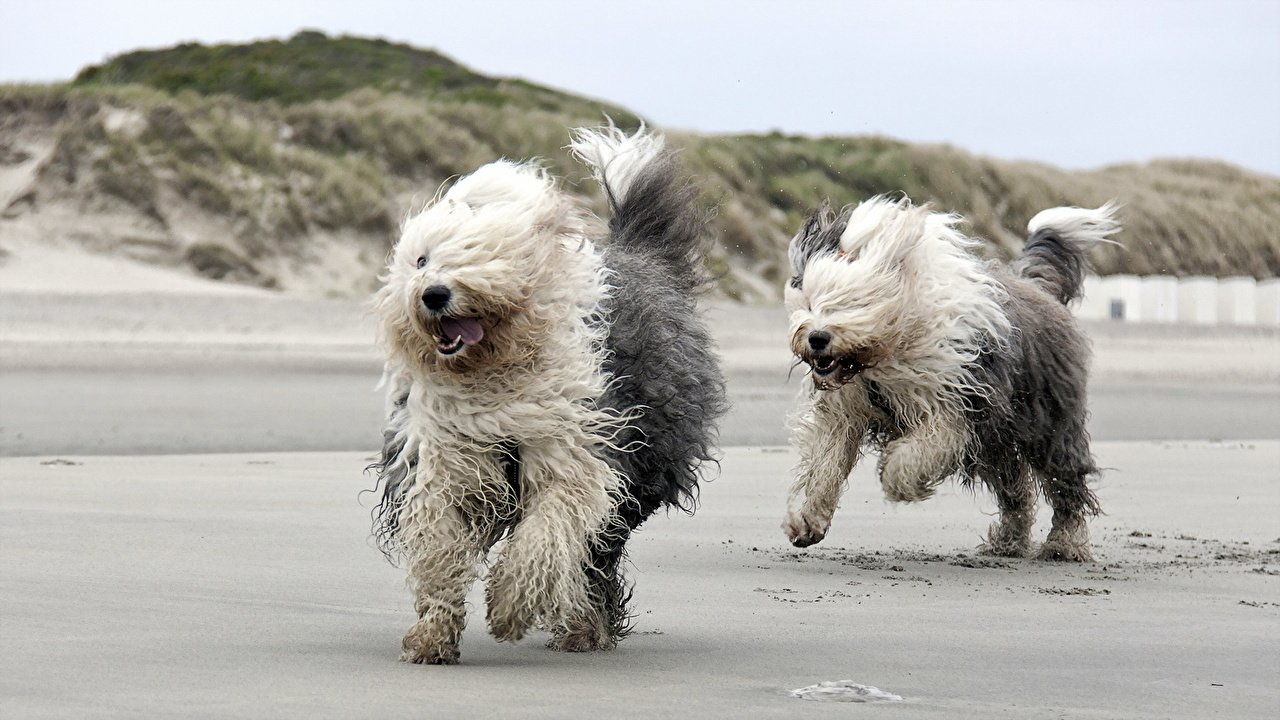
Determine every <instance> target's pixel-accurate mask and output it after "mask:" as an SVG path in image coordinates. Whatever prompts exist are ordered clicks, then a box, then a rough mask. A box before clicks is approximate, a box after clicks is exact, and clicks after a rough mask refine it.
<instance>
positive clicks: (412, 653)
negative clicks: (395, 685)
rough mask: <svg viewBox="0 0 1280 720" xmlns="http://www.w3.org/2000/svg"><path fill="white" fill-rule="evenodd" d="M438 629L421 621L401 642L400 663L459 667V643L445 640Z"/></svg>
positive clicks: (410, 629)
mask: <svg viewBox="0 0 1280 720" xmlns="http://www.w3.org/2000/svg"><path fill="white" fill-rule="evenodd" d="M441 635H442V634H441V633H440V632H438V631H437V629H436V628H434V627H431V626H429V625H423V622H422V621H419V622H418V623H417V624H415V625H414V626H413V627H412V628H409V632H407V633H405V636H404V640H403V641H401V643H400V647H401V653H400V661H401V662H407V663H413V664H415V665H457V664H458V659H459V657H460V653H459V652H458V643H457V642H455V641H452V640H451V639H448V638H444V637H442V636H441Z"/></svg>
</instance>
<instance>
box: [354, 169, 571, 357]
mask: <svg viewBox="0 0 1280 720" xmlns="http://www.w3.org/2000/svg"><path fill="white" fill-rule="evenodd" d="M591 252H593V250H592V249H591V246H590V244H589V243H588V242H587V241H586V239H585V228H584V222H583V219H582V216H581V215H580V214H579V212H578V211H577V210H576V208H575V206H574V205H573V203H572V202H571V201H570V199H569V198H568V197H567V196H566V195H564V194H563V193H562V192H560V191H559V190H558V189H557V188H556V187H555V185H554V183H553V182H552V181H551V179H550V178H548V177H547V175H546V173H545V172H544V171H543V170H542V169H541V168H539V167H537V166H535V165H530V164H518V163H513V162H508V161H505V160H503V161H498V162H494V163H490V164H488V165H485V166H483V167H481V168H480V169H478V170H476V171H475V172H473V173H471V174H470V175H467V176H466V177H463V178H462V179H461V180H459V181H458V182H457V183H455V184H454V185H453V187H451V188H450V189H449V191H448V192H447V193H445V194H444V195H443V196H442V197H439V198H437V199H436V200H435V201H433V202H432V203H431V204H430V205H428V206H427V207H426V208H425V209H424V210H423V211H422V212H420V213H418V214H417V215H415V216H413V217H411V218H410V219H409V220H408V221H407V222H406V223H405V225H404V229H403V232H402V233H401V236H400V240H399V241H398V242H397V244H396V247H395V249H394V250H393V251H392V255H391V259H390V261H389V264H388V268H387V270H386V272H385V274H384V276H383V278H382V279H383V280H384V283H385V284H384V286H383V287H382V289H381V290H380V291H379V292H378V294H377V297H376V299H375V302H376V310H377V312H378V314H379V316H380V319H381V321H382V325H383V333H384V335H385V338H386V342H387V343H388V345H389V346H390V349H391V350H392V351H393V352H397V353H399V354H400V355H401V356H402V358H403V359H404V360H405V361H406V362H409V363H413V364H417V365H419V366H422V367H425V368H430V369H440V370H444V371H447V372H453V373H467V372H474V371H477V370H484V369H494V368H498V367H503V366H508V365H511V364H514V363H518V362H520V361H522V360H527V359H529V358H531V357H533V356H534V355H536V354H537V350H538V348H539V347H540V346H541V344H542V343H543V342H544V341H545V339H546V337H547V335H548V334H549V333H552V332H554V331H555V327H556V325H557V323H558V322H559V321H560V320H562V319H563V318H564V317H566V316H568V315H569V314H570V313H573V312H580V308H579V306H580V304H581V302H582V299H581V298H580V297H575V296H574V293H575V291H577V290H578V289H579V288H580V286H581V284H582V281H583V278H582V274H583V263H582V262H580V260H581V256H582V254H583V253H588V254H589V253H591ZM589 270H590V269H588V271H589ZM588 280H591V281H594V280H595V278H594V277H593V278H588Z"/></svg>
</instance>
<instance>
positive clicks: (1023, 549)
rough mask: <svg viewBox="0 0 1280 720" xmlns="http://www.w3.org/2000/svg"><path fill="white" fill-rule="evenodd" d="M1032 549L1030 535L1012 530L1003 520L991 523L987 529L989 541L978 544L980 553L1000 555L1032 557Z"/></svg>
mask: <svg viewBox="0 0 1280 720" xmlns="http://www.w3.org/2000/svg"><path fill="white" fill-rule="evenodd" d="M1031 549H1032V547H1031V538H1030V537H1029V536H1027V535H1025V534H1023V535H1019V534H1017V533H1015V532H1013V531H1011V530H1010V529H1009V528H1008V527H1007V526H1006V525H1005V524H1004V523H1002V522H993V523H991V527H990V529H988V530H987V541H986V542H984V543H982V544H981V545H979V546H978V552H979V553H980V554H982V555H995V556H998V557H1019V558H1024V557H1030V556H1031Z"/></svg>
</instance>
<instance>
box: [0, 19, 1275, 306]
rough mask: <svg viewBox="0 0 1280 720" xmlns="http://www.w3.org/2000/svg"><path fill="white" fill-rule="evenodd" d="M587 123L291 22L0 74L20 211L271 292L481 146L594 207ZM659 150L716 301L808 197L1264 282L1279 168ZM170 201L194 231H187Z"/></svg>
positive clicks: (3, 135)
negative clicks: (76, 223) (694, 219)
mask: <svg viewBox="0 0 1280 720" xmlns="http://www.w3.org/2000/svg"><path fill="white" fill-rule="evenodd" d="M606 115H608V116H610V117H612V118H614V120H615V121H617V122H619V124H620V125H622V126H623V127H625V128H634V127H636V126H637V125H638V124H639V122H640V119H639V118H638V117H637V116H636V115H634V114H632V113H630V112H627V111H625V110H623V109H621V108H617V107H615V106H611V105H608V104H606V103H602V102H598V101H594V100H591V99H588V98H581V97H577V96H573V95H570V94H567V93H563V92H559V91H556V90H552V89H549V88H544V87H540V86H537V85H534V84H531V83H527V82H524V81H520V80H508V79H500V78H488V77H484V76H481V75H479V74H477V73H474V72H473V71H471V70H468V69H467V68H465V67H463V66H461V65H458V64H457V63H454V62H453V61H451V60H449V59H448V58H445V57H444V56H441V55H439V54H437V53H434V52H431V51H426V50H418V49H414V48H409V47H407V46H403V45H397V44H394V43H388V42H385V41H381V40H368V39H363V38H349V37H341V38H327V37H325V36H323V35H320V34H319V33H300V34H299V35H296V36H294V37H293V38H290V39H288V40H283V41H266V42H260V43H252V44H249V45H239V46H230V45H227V46H200V45H182V46H178V47H176V48H171V49H169V50H161V51H145V52H137V53H129V54H127V55H123V56H120V57H118V58H115V59H112V60H109V61H107V62H106V63H103V64H102V65H99V66H94V67H91V68H87V69H85V70H84V71H83V72H81V73H80V75H79V76H78V77H77V78H76V79H75V81H73V82H72V83H68V84H60V85H22V86H4V87H0V147H4V148H9V147H17V146H18V145H21V144H22V143H23V142H26V140H27V139H29V138H30V137H33V136H34V135H39V134H41V133H44V135H45V136H47V140H48V141H50V142H52V143H53V144H54V150H53V152H52V153H51V155H50V157H49V159H48V160H47V161H46V162H45V164H44V165H43V166H42V168H41V171H40V178H39V182H38V187H37V188H36V191H37V192H36V194H35V197H36V206H35V210H32V211H33V212H34V211H38V208H39V203H40V202H47V201H53V200H63V201H69V202H73V203H74V204H75V205H76V206H77V207H79V208H82V209H83V210H84V211H85V213H86V222H90V220H89V218H90V217H91V216H92V214H93V213H94V212H106V211H110V212H116V213H118V212H130V213H134V214H135V215H136V216H137V218H138V221H137V227H142V228H143V229H144V230H145V231H146V232H148V233H150V234H151V237H153V238H154V239H155V241H154V242H151V243H150V244H149V245H148V248H149V249H148V253H149V257H150V258H154V256H155V253H156V251H155V247H157V243H159V245H163V243H164V242H168V243H169V246H170V250H171V252H170V254H171V258H170V259H169V261H171V262H173V263H175V264H179V265H185V266H187V267H190V268H192V269H193V270H194V271H196V272H200V273H202V274H206V275H209V276H211V277H222V278H227V279H234V280H237V281H241V282H255V283H258V284H262V285H268V286H273V285H275V284H277V283H278V282H279V278H278V277H277V276H276V275H277V273H275V272H274V271H272V270H271V269H270V268H271V267H273V266H274V267H282V266H285V265H288V264H289V263H294V264H297V263H301V262H304V258H305V257H306V249H307V247H308V243H309V239H310V238H314V237H316V236H320V235H324V236H326V237H338V238H344V239H345V240H344V242H349V243H355V244H359V245H361V246H363V247H365V248H367V249H368V252H367V253H364V254H363V255H362V256H367V257H369V258H372V260H371V261H370V265H369V267H365V268H361V269H360V272H363V273H366V274H367V275H368V278H369V284H370V285H371V284H372V282H373V276H374V274H375V273H376V270H377V268H376V264H377V261H378V260H379V259H380V258H381V257H382V256H383V254H384V253H385V250H386V248H387V247H388V246H389V245H390V243H391V242H392V241H393V239H394V236H395V233H396V229H397V227H398V225H399V223H400V221H401V219H402V218H403V217H404V216H405V215H406V213H408V212H409V211H411V210H412V209H414V208H415V207H417V206H420V205H421V203H422V202H423V201H424V200H426V199H428V198H430V197H431V196H432V195H433V194H434V193H435V191H436V188H437V187H438V186H439V184H440V183H442V182H444V181H446V180H448V179H449V178H452V177H455V176H457V175H459V174H463V173H466V172H468V171H469V170H471V169H473V168H475V167H476V166H478V165H480V164H482V163H485V162H488V161H490V160H493V159H495V158H497V157H509V158H521V159H523V158H533V157H536V158H541V161H542V162H543V163H544V164H545V165H547V167H548V168H549V170H550V171H551V172H552V173H553V174H555V175H557V176H559V177H562V178H565V184H566V186H567V187H568V189H570V191H572V192H578V193H583V194H585V195H587V196H588V197H589V199H590V201H591V202H592V203H593V207H595V208H597V209H599V210H603V203H602V202H601V200H600V198H599V197H596V196H595V195H594V193H595V189H594V186H593V184H592V183H589V182H583V180H584V178H585V177H586V174H587V173H586V171H585V170H584V169H583V168H581V167H580V166H578V165H576V164H575V163H574V162H573V161H572V160H571V159H570V158H569V157H568V155H567V153H566V152H565V151H564V149H563V148H564V145H565V144H566V143H567V140H568V128H571V127H575V126H579V125H597V124H600V123H601V122H602V121H603V119H604V117H605V116H606ZM671 142H672V144H673V145H675V146H676V147H678V148H680V150H681V153H682V156H683V158H684V160H685V163H686V165H687V166H688V168H689V170H690V172H691V174H692V175H693V176H695V177H696V178H697V179H698V182H699V184H700V185H701V187H702V188H703V189H704V194H705V197H706V199H707V201H708V202H710V203H714V204H715V205H716V206H717V207H718V213H717V216H716V220H715V231H716V242H715V250H714V252H713V257H712V259H711V265H712V269H713V271H714V272H715V273H716V275H717V276H718V277H719V278H720V290H721V292H722V293H723V294H724V295H727V296H729V297H737V298H742V299H747V300H769V299H774V298H776V297H777V296H778V295H779V294H780V288H781V283H782V281H783V279H784V278H785V277H786V275H787V272H786V269H785V267H784V263H785V246H786V242H787V240H788V239H789V237H790V236H791V234H792V233H793V232H794V230H795V228H796V227H797V226H798V225H799V223H800V222H801V220H802V218H803V216H804V214H805V213H806V212H807V211H808V210H809V209H810V208H812V207H813V206H814V205H816V204H818V203H820V202H821V201H823V200H824V199H829V200H830V201H831V202H832V203H834V204H836V205H841V204H845V203H852V202H857V201H859V200H862V199H865V198H867V197H870V196H873V195H877V194H881V193H906V194H907V195H909V196H910V197H912V198H913V199H914V200H916V201H917V202H931V203H933V204H935V205H936V206H937V207H939V208H940V209H943V210H947V211H951V212H957V213H960V214H962V215H964V216H965V217H966V218H968V225H967V226H966V227H965V229H966V230H967V231H968V232H970V233H972V234H975V235H977V236H980V237H983V238H986V239H987V240H988V244H987V246H986V251H987V253H988V254H989V255H990V256H991V257H995V258H1008V257H1010V256H1012V255H1013V254H1015V253H1016V252H1017V251H1018V250H1019V248H1020V247H1021V244H1022V241H1023V238H1024V229H1025V226H1026V222H1027V220H1028V219H1029V218H1030V217H1031V216H1032V215H1034V214H1035V213H1036V212H1038V211H1039V210H1041V209H1043V208H1046V207H1050V206H1054V205H1061V204H1072V205H1085V206H1096V205H1099V204H1101V203H1103V202H1105V201H1107V200H1109V199H1113V198H1114V199H1116V200H1119V201H1120V202H1122V203H1123V204H1124V209H1123V211H1122V217H1123V221H1124V224H1125V231H1124V233H1123V234H1122V235H1121V236H1120V239H1121V240H1122V242H1123V243H1124V245H1123V247H1120V248H1116V247H1104V248H1099V249H1098V250H1097V251H1096V253H1095V255H1094V262H1095V265H1096V266H1097V268H1098V270H1099V271H1101V272H1103V273H1116V272H1132V273H1138V274H1151V273H1169V274H1176V275H1189V274H1208V275H1219V276H1225V275H1237V274H1239V275H1253V276H1256V277H1272V276H1275V275H1277V274H1280V179H1277V178H1273V177H1268V176H1265V175H1260V174H1257V173H1252V172H1249V171H1246V170H1243V169H1240V168H1237V167H1233V166H1230V165H1227V164H1224V163H1219V162H1214V161H1206V160H1160V161H1155V162H1151V163H1147V164H1142V165H1117V166H1111V167H1105V168H1100V169H1097V170H1092V171H1087V172H1069V171H1064V170H1060V169H1057V168H1053V167H1050V166H1047V165H1042V164H1037V163H1029V162H1014V161H1004V160H997V159H993V158H987V157H980V156H975V155H972V154H970V153H967V152H965V151H963V150H959V149H956V148H952V147H947V146H934V145H918V144H909V143H904V142H900V141H897V140H893V139H890V138H884V137H827V138H808V137H799V136H790V135H782V134H778V133H773V134H768V135H732V136H730V135H713V136H699V135H691V134H683V133H676V134H673V135H672V136H671ZM15 152H16V151H15ZM0 210H3V209H2V208H0ZM184 213H185V215H184ZM192 213H195V214H199V215H203V216H207V222H206V223H205V224H206V225H207V226H208V227H216V228H219V231H218V232H217V234H216V237H194V238H193V237H192V233H191V231H190V229H189V228H190V227H192V223H191V222H190V215H191V214H192ZM184 218H185V219H184ZM7 221H18V222H20V221H21V216H19V217H17V218H16V219H11V220H7ZM130 232H135V233H136V232H138V230H137V228H136V227H135V228H133V229H131V230H130ZM264 260H271V262H264ZM273 264H274V265H273Z"/></svg>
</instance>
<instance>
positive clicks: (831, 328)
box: [783, 197, 1119, 560]
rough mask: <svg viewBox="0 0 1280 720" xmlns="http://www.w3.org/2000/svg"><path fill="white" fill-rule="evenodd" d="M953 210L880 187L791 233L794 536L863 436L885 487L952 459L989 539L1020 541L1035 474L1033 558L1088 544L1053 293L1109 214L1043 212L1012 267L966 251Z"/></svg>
mask: <svg viewBox="0 0 1280 720" xmlns="http://www.w3.org/2000/svg"><path fill="white" fill-rule="evenodd" d="M959 219H960V218H958V217H956V216H954V215H947V214H942V213H937V212H931V211H930V210H929V209H928V208H927V207H914V206H912V204H911V202H910V201H909V200H906V199H902V200H893V199H889V198H885V197H877V198H873V199H871V200H868V201H866V202H864V203H862V204H860V205H858V206H857V207H856V208H845V209H844V210H843V211H842V212H840V213H839V214H837V213H834V212H832V211H831V210H830V209H829V208H826V207H824V208H822V209H820V210H819V211H817V212H815V213H814V214H813V215H811V216H810V217H809V219H808V221H807V222H806V223H805V226H804V227H803V228H802V229H801V230H800V232H799V233H798V234H797V235H796V237H795V238H794V239H793V240H792V242H791V247H790V257H791V262H792V266H793V270H794V276H793V277H792V279H791V283H790V285H789V287H788V288H787V291H786V302H787V307H788V309H789V310H790V313H791V347H792V351H793V352H794V353H795V355H796V356H797V357H798V358H799V359H800V360H801V361H803V362H805V363H807V364H808V365H809V367H810V371H811V376H812V378H813V383H814V384H813V390H812V392H811V393H810V395H809V402H808V403H807V405H806V407H804V408H803V410H802V411H801V413H800V414H799V416H798V418H797V421H796V423H795V432H794V436H793V440H794V443H795V444H796V446H797V448H798V450H799V453H800V462H799V465H798V467H797V469H796V478H795V483H794V485H793V487H792V491H791V501H790V504H789V505H790V507H789V512H788V514H787V518H786V520H785V522H784V523H783V528H784V530H785V532H786V534H787V536H788V538H789V539H790V540H791V542H792V543H793V544H795V545H797V546H799V547H805V546H808V545H811V544H813V543H816V542H819V541H821V540H822V539H823V537H825V535H826V534H827V532H828V530H829V528H830V525H831V519H832V516H833V515H834V513H835V510H836V507H837V505H838V504H839V501H840V496H841V494H842V493H843V492H844V488H845V485H846V482H847V479H848V476H849V473H850V471H851V470H852V468H853V466H854V464H855V463H856V462H857V460H858V457H859V454H860V453H861V451H862V449H863V448H864V447H866V446H870V447H871V448H874V449H878V450H879V451H880V461H879V467H878V469H879V475H880V483H881V486H882V487H883V490H884V493H885V496H886V497H888V498H889V499H890V500H893V501H902V502H912V501H918V500H924V499H926V498H928V497H930V496H931V495H932V494H933V492H934V490H935V488H936V487H937V485H938V484H939V483H940V482H942V481H943V480H945V479H946V478H948V477H951V476H953V475H959V476H960V477H961V478H962V479H963V480H964V481H965V482H966V483H969V482H973V481H980V482H982V483H983V484H985V485H986V486H987V487H988V488H989V489H990V490H992V491H993V492H994V493H995V495H996V498H997V501H998V504H999V507H1000V519H999V521H998V522H996V523H995V524H993V525H992V527H991V530H990V533H989V536H988V542H987V543H986V545H985V546H984V547H985V550H987V551H988V552H991V553H995V554H1001V555H1015V556H1025V555H1029V554H1031V552H1032V550H1033V548H1032V543H1031V526H1032V523H1033V521H1034V518H1035V507H1036V490H1037V485H1038V486H1039V490H1040V491H1041V492H1042V493H1043V494H1044V496H1045V498H1046V499H1047V501H1048V502H1049V504H1050V505H1051V506H1052V507H1053V510H1054V514H1053V527H1052V529H1051V530H1050V532H1049V537H1048V540H1047V541H1046V542H1045V543H1044V545H1043V546H1042V547H1041V549H1040V556H1041V557H1042V558H1046V559H1068V560H1088V559H1090V558H1091V554H1090V549H1089V535H1088V526H1087V517H1088V516H1090V515H1095V514H1097V513H1098V512H1099V507H1098V501H1097V498H1096V497H1095V496H1094V494H1093V492H1092V490H1090V488H1089V487H1088V485H1087V482H1088V481H1089V479H1090V478H1092V477H1093V476H1095V475H1096V474H1097V472H1098V469H1097V467H1096V466H1095V464H1094V461H1093V458H1092V456H1091V454H1090V451H1089V436H1088V432H1087V431H1086V429H1085V420H1086V417H1087V408H1086V399H1085V386H1086V379H1087V370H1088V362H1089V351H1088V343H1087V341H1086V339H1085V338H1084V336H1083V335H1082V334H1081V332H1080V330H1079V328H1078V327H1077V326H1076V324H1075V322H1074V320H1073V319H1072V317H1071V315H1070V313H1069V312H1068V310H1067V308H1066V304H1067V303H1068V302H1069V301H1071V300H1073V299H1074V298H1076V297H1077V296H1078V295H1079V292H1080V286H1081V283H1082V282H1083V275H1084V272H1085V271H1086V270H1087V267H1088V263H1087V259H1086V252H1087V251H1088V249H1089V248H1090V247H1092V246H1093V245H1095V244H1097V243H1099V242H1105V241H1107V236H1108V235H1110V234H1111V233H1113V232H1115V231H1117V230H1118V229H1119V225H1118V224H1117V223H1116V221H1115V219H1114V217H1113V207H1112V206H1110V205H1106V206H1103V207H1101V208H1098V209H1096V210H1085V209H1080V208H1054V209H1051V210H1045V211H1043V212H1041V213H1040V214H1038V215H1036V217H1034V218H1032V220H1031V222H1030V225H1029V227H1028V230H1029V232H1030V239H1029V241H1028V243H1027V245H1026V247H1025V249H1024V250H1023V253H1022V256H1021V257H1020V258H1018V259H1017V260H1015V261H1014V262H1013V263H1012V264H1011V265H1010V266H1009V267H1008V268H1005V267H1001V266H999V265H998V264H995V263H987V262H983V261H982V260H980V259H978V258H977V257H975V256H974V255H973V254H972V253H971V249H972V248H973V247H974V246H976V245H977V242H976V241H974V240H972V239H970V238H967V237H965V236H964V235H962V234H961V233H959V232H958V231H957V230H956V229H955V225H956V223H957V222H958V221H959Z"/></svg>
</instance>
